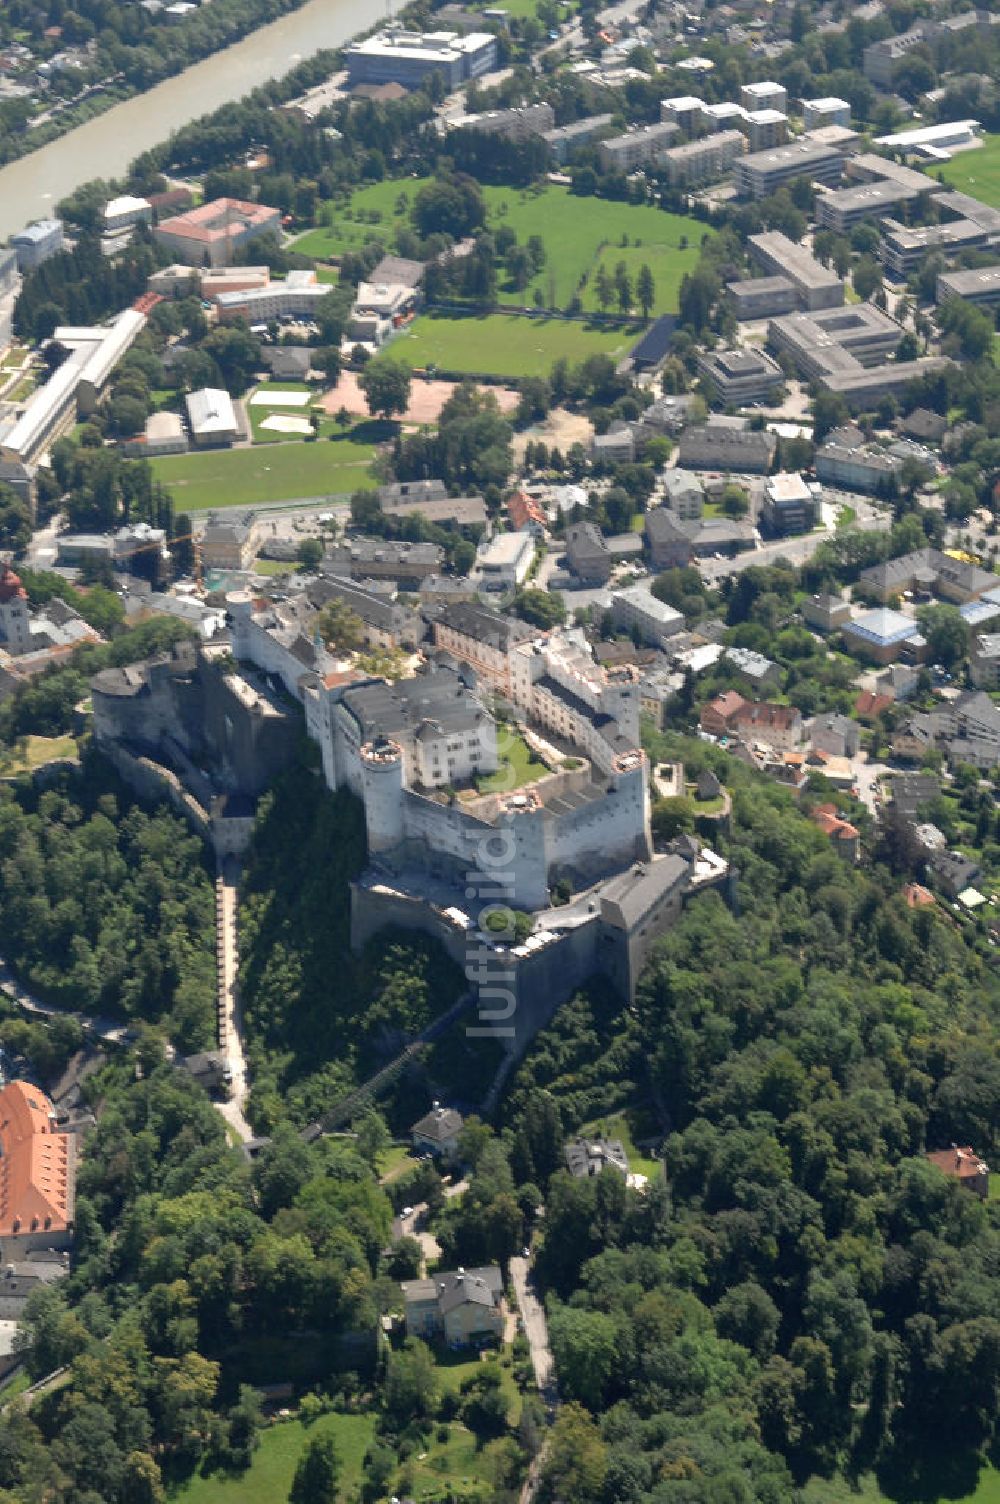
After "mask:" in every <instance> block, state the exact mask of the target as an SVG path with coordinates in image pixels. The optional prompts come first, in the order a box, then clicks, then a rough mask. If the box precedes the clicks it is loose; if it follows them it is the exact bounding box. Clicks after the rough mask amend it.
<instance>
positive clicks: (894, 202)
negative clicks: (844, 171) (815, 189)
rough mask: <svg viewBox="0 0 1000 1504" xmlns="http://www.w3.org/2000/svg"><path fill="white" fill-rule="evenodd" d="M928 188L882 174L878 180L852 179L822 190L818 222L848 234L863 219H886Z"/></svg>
mask: <svg viewBox="0 0 1000 1504" xmlns="http://www.w3.org/2000/svg"><path fill="white" fill-rule="evenodd" d="M926 192H927V186H926V182H925V184H924V186H923V187H921V188H910V187H907V186H906V185H905V184H903V183H898V182H893V181H892V180H891V179H890V178H883V179H882V180H881V182H878V183H852V184H851V186H850V187H849V188H837V189H833V190H832V191H831V192H829V193H821V194H820V195H819V196H818V197H817V199H816V223H817V224H818V225H821V226H822V227H823V228H825V229H828V230H834V231H835V232H836V233H837V234H838V235H846V234H848V233H849V232H850V231H851V230H853V229H854V226H855V225H858V224H860V223H861V221H862V220H863V219H885V218H886V217H887V216H890V215H892V214H894V213H895V211H896V210H898V209H901V208H903V207H904V205H906V204H912V203H914V202H915V201H916V200H917V199H918V198H919V197H920V195H921V194H922V193H926Z"/></svg>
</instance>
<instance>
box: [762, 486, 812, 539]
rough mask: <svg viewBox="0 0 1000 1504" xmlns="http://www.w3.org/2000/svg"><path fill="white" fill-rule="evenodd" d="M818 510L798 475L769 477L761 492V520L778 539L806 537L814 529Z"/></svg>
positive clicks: (808, 490)
mask: <svg viewBox="0 0 1000 1504" xmlns="http://www.w3.org/2000/svg"><path fill="white" fill-rule="evenodd" d="M818 515H819V506H818V504H817V502H816V498H815V496H814V495H813V493H812V492H811V491H810V489H809V486H808V485H807V483H806V482H805V481H804V480H803V478H802V476H801V475H796V474H794V473H782V474H779V475H772V476H771V477H770V479H769V480H768V482H767V489H766V490H765V492H764V502H763V505H762V507H761V520H762V521H763V523H764V526H765V527H766V528H767V529H768V530H769V531H770V532H772V533H775V534H776V535H777V536H778V537H781V538H786V537H789V536H791V535H792V534H793V533H808V532H809V531H810V530H811V529H812V528H814V527H815V526H816V519H817V517H818Z"/></svg>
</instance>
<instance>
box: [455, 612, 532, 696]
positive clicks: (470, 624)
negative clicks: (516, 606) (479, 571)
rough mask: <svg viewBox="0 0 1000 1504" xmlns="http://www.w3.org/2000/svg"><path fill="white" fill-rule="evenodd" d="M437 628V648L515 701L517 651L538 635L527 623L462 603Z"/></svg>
mask: <svg viewBox="0 0 1000 1504" xmlns="http://www.w3.org/2000/svg"><path fill="white" fill-rule="evenodd" d="M433 628H434V645H435V647H438V648H443V649H444V651H445V652H447V653H450V654H451V655H452V656H453V657H455V658H457V659H459V661H460V662H462V663H468V664H470V665H471V666H472V667H473V668H474V669H475V670H476V673H477V674H478V675H479V676H480V677H481V678H482V679H484V680H485V681H486V683H487V684H489V685H490V686H491V688H493V689H497V690H499V691H500V693H501V694H502V695H504V696H505V697H506V698H508V699H510V698H511V696H512V694H513V678H512V662H513V657H512V655H513V651H514V649H515V648H516V647H517V645H518V644H519V643H522V642H526V641H529V640H530V639H531V638H532V637H533V636H534V635H535V634H534V632H533V630H532V628H531V627H529V626H528V625H527V623H526V622H523V621H518V620H517V618H516V617H512V616H501V615H500V613H499V612H498V611H494V610H492V609H491V608H490V607H488V606H481V605H478V604H467V603H464V602H458V603H456V604H454V605H449V606H446V607H445V608H444V610H443V611H442V612H441V614H440V615H439V616H437V617H436V618H435V620H434V623H433Z"/></svg>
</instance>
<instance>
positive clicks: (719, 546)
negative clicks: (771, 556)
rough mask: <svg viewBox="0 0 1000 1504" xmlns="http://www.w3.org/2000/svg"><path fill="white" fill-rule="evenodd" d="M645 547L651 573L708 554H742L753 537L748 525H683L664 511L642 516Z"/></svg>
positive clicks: (707, 521) (711, 521) (721, 520)
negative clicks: (652, 570) (644, 526)
mask: <svg viewBox="0 0 1000 1504" xmlns="http://www.w3.org/2000/svg"><path fill="white" fill-rule="evenodd" d="M645 531H646V545H647V547H648V549H649V556H650V562H651V563H652V565H653V567H654V569H675V568H677V567H678V566H682V565H685V564H690V562H691V560H692V559H694V558H704V557H706V556H707V555H709V554H725V555H727V556H732V555H733V554H738V553H743V552H744V551H745V550H746V549H748V548H753V547H754V546H755V544H756V542H757V533H756V529H755V528H754V526H753V524H752V523H750V522H738V521H735V520H734V519H732V518H729V517H705V518H700V519H697V520H692V521H685V520H683V519H682V518H680V517H678V516H676V515H675V514H674V513H673V512H671V511H670V510H669V509H668V508H667V507H655V508H654V509H653V510H652V511H651V512H647V514H646V530H645Z"/></svg>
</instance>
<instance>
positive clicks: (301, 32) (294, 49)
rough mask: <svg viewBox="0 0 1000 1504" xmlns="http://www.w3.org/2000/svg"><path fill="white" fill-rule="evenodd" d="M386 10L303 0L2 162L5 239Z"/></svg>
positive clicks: (358, 1)
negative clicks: (235, 39) (217, 49)
mask: <svg viewBox="0 0 1000 1504" xmlns="http://www.w3.org/2000/svg"><path fill="white" fill-rule="evenodd" d="M384 14H385V6H384V0H306V4H305V5H303V6H302V7H301V8H300V9H299V10H297V11H293V12H292V13H291V14H290V15H287V16H282V17H281V19H280V20H279V21H272V22H271V24H270V25H269V26H263V27H261V28H260V30H259V31H254V32H251V33H250V35H249V36H247V37H244V38H243V40H242V42H235V43H234V44H233V46H232V47H227V48H225V50H224V51H222V52H217V53H216V54H215V56H214V57H209V58H204V59H203V60H202V61H201V62H200V63H195V64H194V65H193V66H192V67H190V68H186V69H185V70H184V72H183V73H178V74H177V75H176V76H175V77H174V78H168V79H165V80H164V82H163V83H161V84H157V85H156V87H155V88H154V89H150V90H149V91H148V92H147V93H145V94H139V95H137V96H136V97H135V98H134V99H127V100H125V102H124V103H123V104H118V105H114V106H113V107H112V108H111V109H110V110H107V111H105V113H104V114H103V115H98V116H97V117H96V118H95V119H93V120H88V121H87V123H86V124H85V125H80V126H77V128H76V130H73V131H68V132H67V134H66V135H65V136H60V138H59V140H58V141H51V142H50V143H49V144H48V146H42V147H40V148H39V150H38V151H33V152H31V153H30V154H29V155H28V156H26V157H22V158H21V159H20V160H19V161H17V162H11V163H10V165H9V166H8V167H4V168H2V169H0V240H2V239H6V237H7V236H8V235H12V234H14V233H15V231H17V230H20V229H21V228H22V227H23V226H24V225H26V224H28V223H29V222H30V221H31V220H33V219H39V218H42V217H44V216H45V215H48V214H51V212H52V210H53V209H54V208H55V206H56V204H57V203H58V202H59V200H60V199H62V198H65V197H66V196H67V195H68V194H70V193H72V192H73V190H74V189H76V188H78V187H79V186H80V184H81V183H85V182H88V181H89V180H90V179H91V178H113V177H120V176H122V175H123V173H124V172H125V169H126V168H127V167H128V165H129V163H130V162H132V161H133V160H134V159H135V158H136V157H137V156H138V155H139V154H140V152H144V151H148V150H150V148H152V147H154V146H158V145H159V144H160V143H161V142H162V141H165V140H166V138H167V137H168V136H169V135H170V134H171V132H173V131H175V130H177V129H179V127H180V126H182V125H187V124H188V122H189V121H191V120H196V119H197V118H198V116H199V115H206V114H208V113H209V112H210V111H211V110H216V109H218V108H219V106H220V105H222V104H225V103H226V102H227V100H230V99H241V98H242V97H243V95H244V94H248V93H249V92H250V90H251V89H255V88H257V86H258V85H259V84H263V83H266V82H267V80H268V79H270V78H280V77H281V76H282V75H283V74H285V73H287V72H288V71H289V70H290V69H291V68H294V67H295V65H296V64H297V63H299V62H302V61H303V59H305V58H307V57H311V56H312V55H313V53H315V52H319V51H320V50H321V49H322V48H323V47H340V46H342V45H343V43H344V42H346V41H348V40H349V39H350V38H351V37H352V36H354V35H355V34H356V33H357V32H359V31H365V30H367V29H368V27H370V26H373V25H374V24H375V23H376V22H377V21H378V20H380V19H381V18H382V17H383V16H384Z"/></svg>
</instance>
